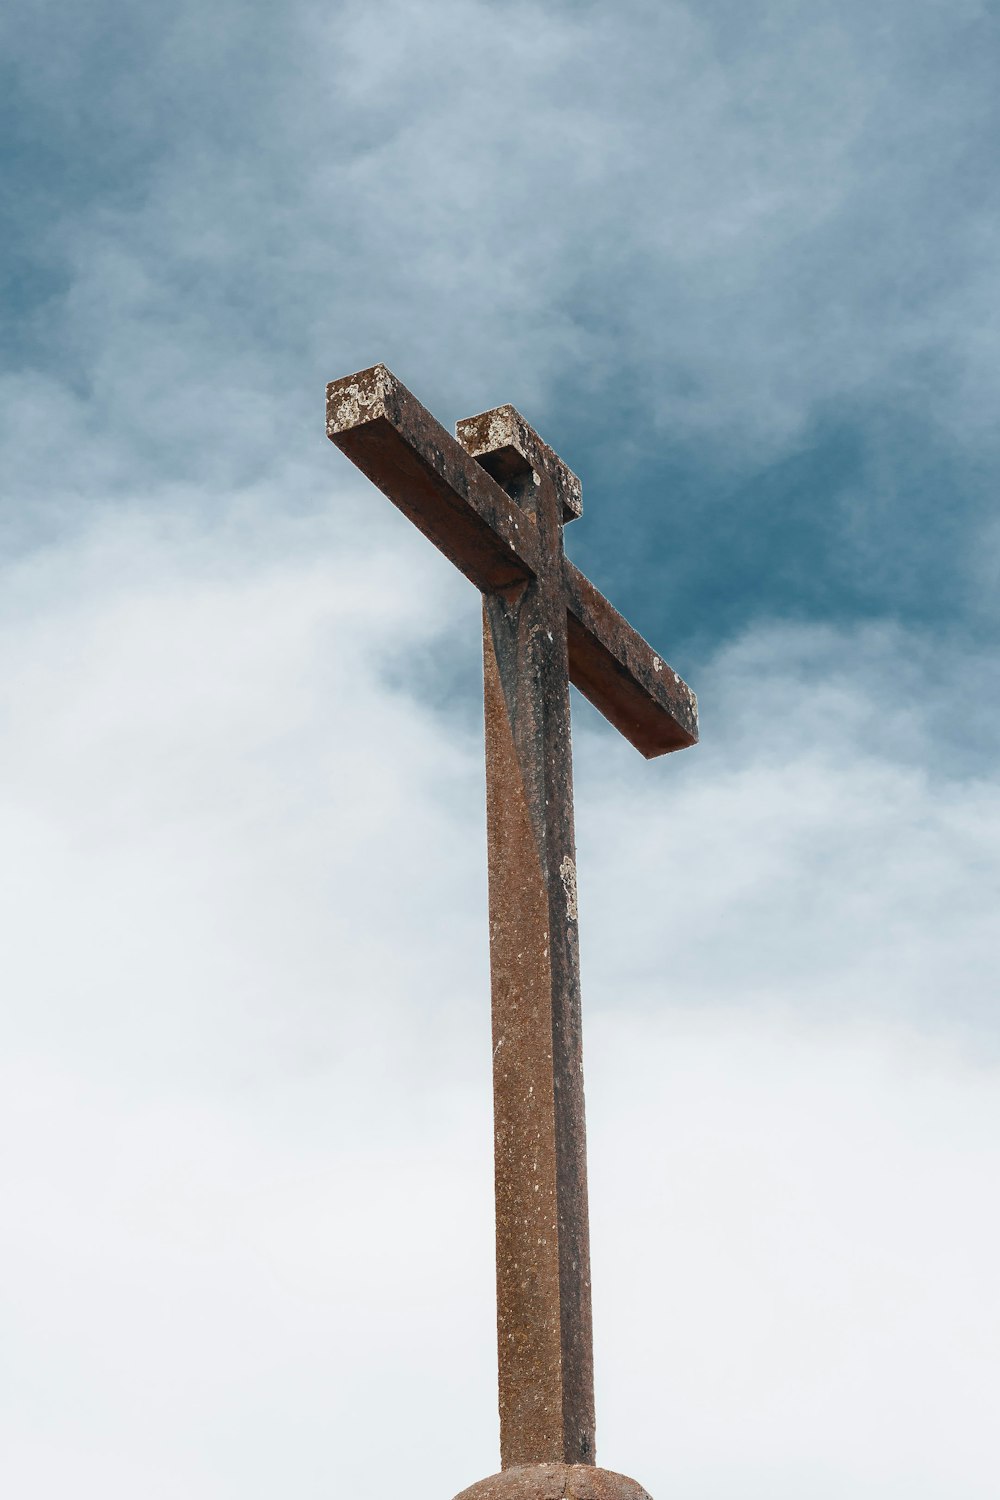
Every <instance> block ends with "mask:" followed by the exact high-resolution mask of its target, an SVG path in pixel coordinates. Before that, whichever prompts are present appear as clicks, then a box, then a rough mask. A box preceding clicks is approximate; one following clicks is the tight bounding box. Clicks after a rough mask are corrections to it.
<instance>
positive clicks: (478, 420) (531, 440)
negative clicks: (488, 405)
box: [455, 402, 583, 520]
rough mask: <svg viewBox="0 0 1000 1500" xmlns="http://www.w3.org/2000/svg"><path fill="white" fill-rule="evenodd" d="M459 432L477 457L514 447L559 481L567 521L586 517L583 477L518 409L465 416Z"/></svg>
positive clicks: (497, 408)
mask: <svg viewBox="0 0 1000 1500" xmlns="http://www.w3.org/2000/svg"><path fill="white" fill-rule="evenodd" d="M455 433H456V436H457V437H458V440H459V442H460V443H461V444H462V447H463V448H464V449H465V451H466V452H467V453H468V454H470V455H471V456H472V457H473V458H481V457H482V456H483V455H484V454H487V453H496V452H497V451H498V450H499V449H501V448H514V449H515V450H516V451H517V452H518V453H520V455H521V457H522V458H523V459H524V460H525V461H526V462H527V463H529V464H531V465H532V467H533V468H537V467H539V466H541V467H543V468H545V469H547V470H548V471H549V473H550V474H551V475H552V477H553V478H554V479H555V481H556V484H557V485H558V487H559V498H560V500H561V501H562V505H563V510H564V513H565V519H566V520H576V519H578V518H579V517H580V516H581V515H582V514H583V485H582V484H581V482H580V480H579V478H578V477H577V475H576V474H574V473H573V470H572V469H571V468H570V467H569V465H568V464H566V463H564V462H563V460H562V459H561V458H560V457H559V455H558V453H556V452H555V450H554V449H552V448H550V447H549V445H548V443H546V442H545V441H544V439H543V438H540V437H539V435H538V433H537V432H536V431H535V429H534V428H533V427H532V426H531V424H530V423H529V422H526V421H525V419H524V417H522V415H521V413H520V412H519V411H518V409H517V407H516V406H511V405H510V403H509V402H508V403H506V404H505V405H504V406H495V407H493V409H492V410H491V411H481V412H479V413H477V415H476V416H474V417H463V419H462V420H461V421H460V422H456V424H455Z"/></svg>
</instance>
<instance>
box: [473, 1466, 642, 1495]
mask: <svg viewBox="0 0 1000 1500" xmlns="http://www.w3.org/2000/svg"><path fill="white" fill-rule="evenodd" d="M455 1500H650V1497H649V1495H647V1493H646V1491H645V1490H644V1489H643V1487H642V1485H641V1484H638V1483H637V1482H636V1481H635V1480H634V1479H629V1478H628V1477H627V1475H625V1474H615V1473H613V1472H612V1471H611V1470H610V1469H598V1468H596V1467H595V1466H594V1465H593V1464H522V1465H520V1466H518V1467H517V1468H513V1469H502V1470H501V1471H500V1473H499V1474H491V1475H490V1477H489V1478H488V1479H480V1480H479V1482H478V1483H477V1484H470V1485H469V1488H468V1489H467V1490H462V1491H461V1492H460V1493H459V1494H458V1495H456V1496H455Z"/></svg>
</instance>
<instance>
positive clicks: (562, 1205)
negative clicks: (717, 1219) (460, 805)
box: [480, 419, 594, 1468]
mask: <svg viewBox="0 0 1000 1500" xmlns="http://www.w3.org/2000/svg"><path fill="white" fill-rule="evenodd" d="M480 420H483V419H480ZM532 436H533V435H532ZM501 440H503V435H502V434H501ZM526 446H528V444H526ZM530 447H532V448H534V453H533V455H532V456H533V457H534V459H535V462H536V463H540V462H541V460H542V458H543V457H544V455H543V454H542V453H541V452H540V449H541V444H540V443H537V444H530ZM507 484H508V486H509V491H510V493H511V495H512V496H513V497H514V498H515V499H516V500H517V501H518V503H519V504H520V505H522V506H523V507H524V508H525V509H529V508H530V509H531V510H532V512H533V514H534V516H535V519H536V521H537V524H538V537H539V558H540V564H541V566H540V569H539V572H538V574H537V576H536V577H535V578H533V579H531V580H530V581H529V582H528V583H526V584H525V585H524V586H523V587H522V588H521V589H520V590H519V591H518V593H517V594H516V596H515V597H509V596H506V597H505V596H504V595H501V594H494V595H492V596H491V595H487V596H486V597H485V598H484V600H483V669H484V681H485V700H486V828H487V845H488V850H489V895H490V971H491V978H492V992H493V1103H494V1119H495V1132H496V1134H495V1141H496V1148H495V1149H496V1244H497V1347H498V1354H499V1375H500V1379H499V1386H500V1456H501V1462H502V1463H503V1465H504V1467H505V1468H509V1467H511V1466H512V1465H515V1464H524V1463H530V1462H534V1463H537V1462H539V1461H541V1460H550V1461H552V1462H563V1463H571V1464H573V1463H584V1464H592V1463H593V1462H594V1372H593V1355H592V1345H593V1340H592V1335H591V1317H590V1245H589V1234H588V1226H587V1162H586V1131H585V1125H584V1107H583V1038H582V1028H581V1017H580V958H579V946H578V942H577V905H576V867H575V862H574V861H575V852H576V851H575V847H574V834H573V774H572V751H571V746H570V709H569V664H568V656H567V640H566V604H565V600H564V598H563V587H562V561H563V555H562V525H561V521H562V501H561V498H560V486H559V484H558V483H557V481H556V479H554V478H553V476H552V475H551V474H550V473H549V471H548V469H547V468H540V469H533V468H532V466H531V462H530V461H529V460H528V459H526V458H523V457H522V459H521V467H520V470H518V471H514V472H511V473H509V474H508V478H507Z"/></svg>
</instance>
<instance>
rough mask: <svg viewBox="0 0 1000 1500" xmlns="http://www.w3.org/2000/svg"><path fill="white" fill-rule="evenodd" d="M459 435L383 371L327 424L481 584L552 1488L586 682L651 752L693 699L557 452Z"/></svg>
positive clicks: (582, 1456)
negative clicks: (580, 718) (578, 561)
mask: <svg viewBox="0 0 1000 1500" xmlns="http://www.w3.org/2000/svg"><path fill="white" fill-rule="evenodd" d="M456 432H457V435H458V436H457V441H456V439H455V438H453V437H452V436H451V435H450V433H448V432H446V431H445V429H444V428H443V427H442V426H440V424H439V423H438V422H436V421H435V420H434V418H433V417H432V416H431V414H430V412H428V411H427V410H426V409H425V408H424V407H423V406H421V405H420V403H419V402H418V401H417V400H416V399H415V398H414V397H413V396H412V395H411V394H410V392H409V391H408V390H407V389H406V388H405V387H404V386H403V385H401V384H400V382H399V381H398V380H397V379H396V377H395V376H394V375H392V374H391V373H390V371H389V370H387V369H386V368H385V366H384V365H375V366H373V367H372V368H371V369H369V370H362V371H361V372H360V373H359V374H357V375H349V376H347V377H346V378H345V379H343V380H336V381H334V382H333V383H332V384H331V385H330V386H329V387H328V388H327V434H328V436H329V437H330V438H331V439H332V440H333V442H334V443H336V445H337V447H338V448H340V449H341V450H342V451H343V452H344V453H346V454H347V456H348V458H350V459H351V460H352V461H353V462H354V463H355V464H357V466H358V468H359V469H361V470H362V472H363V473H364V474H366V475H367V476H368V478H369V479H371V480H372V481H373V482H374V483H375V484H376V485H378V487H379V489H381V490H382V491H383V492H384V493H385V494H386V495H387V496H388V497H389V499H390V500H392V501H393V503H394V504H395V505H397V506H398V507H399V509H400V510H401V511H402V512H403V513H404V515H406V516H408V517H409V518H410V520H411V521H413V523H414V524H415V525H416V526H418V527H419V528H420V530H421V531H422V532H423V533H424V534H425V535H426V536H428V537H429V538H430V540H431V541H432V542H434V543H435V545H436V546H438V547H439V548H440V549H441V551H442V552H444V553H445V554H446V556H448V557H450V558H451V560H452V562H453V563H455V565H456V566H457V567H458V568H460V569H461V571H462V572H463V573H464V574H465V575H466V577H467V578H469V579H471V580H472V582H473V583H474V584H475V585H476V587H477V588H478V589H480V590H481V591H482V595H483V659H484V677H485V696H486V806H487V834H488V847H489V911H490V970H491V979H492V991H493V1089H494V1111H495V1177H496V1241H497V1327H498V1346H499V1355H498V1358H499V1385H500V1450H501V1463H502V1468H503V1470H504V1471H510V1470H518V1472H519V1475H520V1478H519V1483H520V1485H521V1488H520V1490H519V1493H520V1494H523V1495H525V1496H528V1495H532V1496H533V1495H535V1494H536V1492H537V1493H538V1495H539V1496H540V1495H541V1491H540V1490H539V1489H538V1486H537V1485H535V1486H534V1488H533V1487H532V1485H531V1484H530V1483H529V1484H528V1487H527V1489H525V1488H524V1485H525V1482H526V1481H527V1478H528V1476H527V1475H526V1474H525V1473H523V1472H522V1470H523V1466H525V1465H531V1466H535V1471H536V1472H537V1473H538V1474H542V1473H543V1472H547V1473H548V1475H549V1481H550V1484H549V1487H550V1488H551V1481H552V1479H553V1477H554V1476H553V1472H552V1471H551V1466H552V1465H557V1466H559V1469H560V1471H562V1470H563V1466H567V1465H570V1466H576V1465H593V1464H594V1463H595V1457H594V1387H593V1350H592V1337H591V1313H590V1247H589V1230H588V1222H587V1176H586V1154H585V1133H584V1107H583V1071H582V1048H581V1026H580V975H579V949H578V942H577V897H576V866H575V847H574V835H573V784H572V760H571V750H570V709H569V684H570V682H573V683H575V684H576V686H577V687H578V688H579V689H580V691H581V692H582V693H583V694H584V696H585V697H587V698H589V699H590V701H591V703H593V704H594V705H595V706H596V707H597V708H599V709H600V711H601V712H602V713H603V714H604V715H605V717H606V718H608V719H610V721H611V723H612V724H614V726H615V727H616V728H617V729H619V730H620V731H621V733H622V734H624V735H625V737H626V739H628V740H630V741H631V742H632V744H633V745H635V746H636V748H637V749H639V750H641V751H642V753H643V755H645V756H647V757H652V756H655V755H663V754H665V753H666V752H667V751H669V750H679V749H682V748H683V747H684V746H686V745H692V744H694V743H695V741H696V739H697V705H696V701H695V697H694V694H693V693H692V692H691V690H690V688H688V687H687V686H686V685H685V684H684V683H683V682H682V681H681V680H680V678H679V677H678V676H677V675H676V673H674V672H673V671H671V669H670V667H668V666H667V664H666V663H665V662H664V661H663V660H661V658H660V657H659V656H657V655H656V653H655V652H654V651H653V650H652V649H651V648H650V647H649V646H648V645H647V644H646V642H645V641H644V640H643V639H642V637H641V636H639V635H637V634H636V632H635V631H634V630H633V629H632V628H631V626H630V625H628V624H627V623H626V622H625V620H623V619H622V617H621V615H619V614H618V613H617V611H616V610H614V609H613V608H612V606H611V605H610V604H609V603H608V601H607V600H606V599H605V598H604V597H603V595H601V594H599V593H598V591H597V589H595V588H594V586H593V584H592V583H590V582H589V580H588V579H586V578H585V577H584V576H583V574H582V573H581V572H579V570H578V569H577V568H575V567H574V566H573V564H572V563H571V562H569V561H568V560H567V558H566V557H565V555H564V553H563V536H562V528H563V524H564V522H566V521H572V520H573V519H574V518H575V517H577V516H579V514H580V511H581V489H580V482H579V480H578V479H577V478H576V476H575V475H574V474H573V473H571V472H570V470H569V469H568V468H567V467H566V465H565V464H564V463H563V462H562V460H561V459H560V458H559V457H558V456H557V455H556V454H555V453H554V452H553V451H552V449H551V448H549V447H548V446H547V445H546V444H545V443H543V442H542V440H541V438H539V437H538V435H537V433H535V432H534V431H533V430H532V429H531V428H530V427H529V426H528V424H527V423H526V422H525V421H524V419H523V417H521V416H520V415H519V414H518V412H516V411H515V410H514V408H513V407H512V406H500V407H497V409H496V410H495V411H489V412H484V413H483V414H482V415H481V416H478V417H470V418H469V419H468V420H467V421H463V422H459V423H458V425H457V428H456ZM539 1466H544V1470H543V1468H542V1467H539ZM604 1472H605V1471H602V1470H591V1471H590V1473H591V1479H590V1480H588V1482H587V1486H586V1488H587V1494H588V1497H589V1496H590V1495H592V1494H593V1493H594V1481H595V1480H597V1478H598V1476H600V1475H603V1474H604ZM497 1477H498V1478H501V1479H502V1478H503V1477H504V1476H503V1475H502V1476H497ZM584 1477H586V1476H584ZM606 1477H607V1479H608V1480H609V1481H610V1480H612V1479H613V1478H615V1477H616V1476H611V1475H610V1474H608V1475H607V1476H606ZM509 1478H510V1479H513V1478H514V1476H513V1475H510V1476H509ZM623 1483H628V1482H626V1481H623ZM483 1484H493V1490H491V1491H490V1492H489V1493H490V1494H495V1493H499V1492H498V1491H497V1488H496V1484H495V1482H494V1481H488V1482H486V1481H484V1482H483ZM502 1488H503V1487H502V1486H501V1489H502ZM509 1488H510V1486H509V1485H508V1486H507V1490H508V1491H509ZM543 1488H544V1486H543ZM577 1489H579V1485H577ZM635 1489H636V1490H638V1486H635ZM473 1491H474V1492H475V1493H476V1494H477V1495H479V1496H482V1495H484V1494H485V1493H486V1491H485V1490H484V1489H483V1485H479V1486H474V1487H473ZM564 1492H566V1491H565V1486H564V1488H563V1490H560V1493H564ZM605 1492H607V1493H611V1492H614V1493H616V1494H619V1493H621V1488H620V1486H619V1488H618V1490H617V1491H616V1490H614V1486H613V1485H612V1490H611V1491H610V1492H609V1491H607V1489H606V1487H605V1491H603V1492H602V1493H605ZM466 1493H469V1492H466Z"/></svg>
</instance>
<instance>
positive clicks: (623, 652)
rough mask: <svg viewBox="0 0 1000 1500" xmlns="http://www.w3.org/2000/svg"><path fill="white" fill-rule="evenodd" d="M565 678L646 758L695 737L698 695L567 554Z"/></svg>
mask: <svg viewBox="0 0 1000 1500" xmlns="http://www.w3.org/2000/svg"><path fill="white" fill-rule="evenodd" d="M563 579H564V585H563V586H564V590H565V595H566V613H567V626H568V638H569V675H570V681H571V682H572V683H573V684H574V685H575V686H576V687H577V688H579V690H580V692H581V693H582V694H583V696H584V697H585V698H588V699H589V700H590V702H591V703H592V704H593V705H594V707H595V708H597V709H600V711H601V713H602V714H603V715H604V717H605V718H606V719H608V720H610V722H611V723H612V724H613V725H614V726H615V728H616V729H617V730H619V731H620V732H621V733H622V734H623V735H624V736H625V738H626V739H627V740H629V741H630V742H631V743H632V744H633V745H634V746H635V747H636V749H637V750H640V751H641V752H642V754H643V755H645V757H646V758H647V760H651V759H652V758H653V757H654V756H657V755H666V753H667V752H668V751H670V750H683V749H684V748H685V747H686V746H688V745H694V744H697V741H698V700H697V698H696V697H695V695H694V693H693V692H692V691H691V689H690V688H689V687H688V685H687V683H686V682H683V681H682V680H681V679H680V678H679V677H678V676H677V673H676V672H674V671H672V670H671V668H670V667H668V666H667V664H666V662H665V661H663V660H661V658H660V657H659V656H657V655H656V653H655V651H654V650H653V648H652V646H650V645H648V644H647V642H646V641H644V640H643V638H642V636H641V635H639V633H638V631H635V630H633V629H632V626H631V625H630V624H629V623H628V621H627V620H625V619H623V618H622V616H621V615H620V614H619V613H618V611H617V610H616V609H615V608H614V606H613V605H612V604H610V603H609V602H608V600H607V599H605V597H604V595H603V594H602V593H600V592H599V591H598V590H597V589H595V587H594V585H593V584H592V583H591V582H590V579H589V578H586V577H585V576H584V575H583V573H581V572H580V570H579V568H576V567H574V566H573V564H572V563H571V562H570V561H569V559H568V558H564V560H563Z"/></svg>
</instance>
